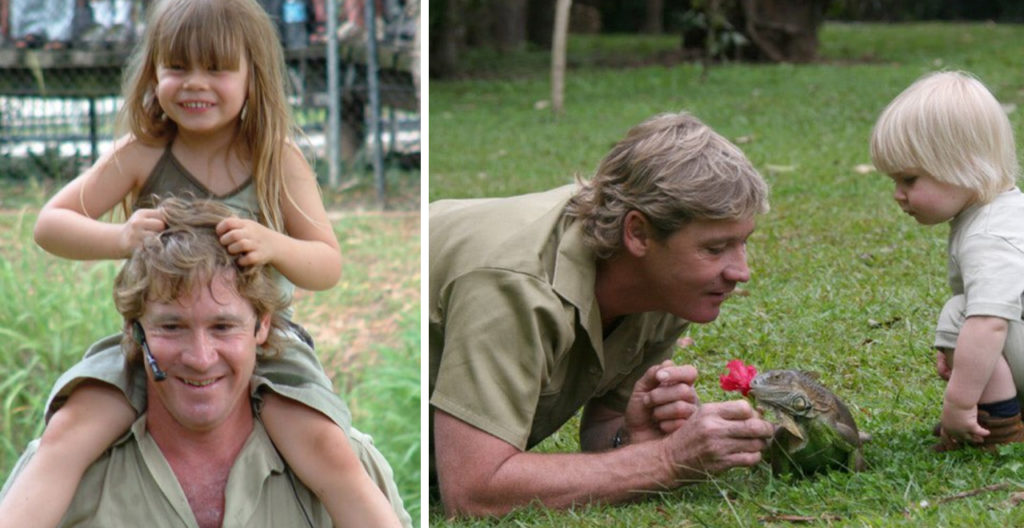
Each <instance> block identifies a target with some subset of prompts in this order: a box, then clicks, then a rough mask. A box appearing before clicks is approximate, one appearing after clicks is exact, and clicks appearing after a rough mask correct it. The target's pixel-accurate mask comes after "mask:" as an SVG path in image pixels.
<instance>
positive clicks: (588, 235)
mask: <svg viewBox="0 0 1024 528" xmlns="http://www.w3.org/2000/svg"><path fill="white" fill-rule="evenodd" d="M767 192H768V191H767V186H766V185H765V182H764V180H763V179H762V178H761V176H760V175H759V174H758V173H757V171H756V170H755V169H754V168H753V167H752V166H751V164H750V162H749V161H748V160H747V158H746V157H745V156H744V155H743V153H742V152H741V151H740V150H739V149H738V148H736V147H735V146H734V145H732V144H731V143H729V141H727V140H726V139H725V138H723V137H722V136H720V135H718V134H717V133H715V132H714V131H713V130H711V129H710V128H709V127H708V126H707V125H705V124H704V123H702V122H701V121H700V120H698V119H697V118H695V117H693V116H691V115H689V114H687V113H678V114H664V115H658V116H654V117H652V118H650V119H648V120H647V121H644V122H643V123H641V124H639V125H637V126H635V127H634V128H632V129H631V130H630V131H629V132H628V133H627V134H626V137H625V138H623V139H622V140H621V141H619V142H618V143H617V144H616V145H615V146H614V147H613V148H612V150H611V151H610V152H609V153H608V154H607V155H606V156H605V158H604V160H603V161H602V162H601V164H600V165H599V166H598V169H597V172H596V174H595V175H594V177H593V178H592V179H591V180H590V181H588V182H580V183H579V184H578V185H569V186H565V187H561V188H557V189H554V190H550V191H546V192H540V193H535V194H529V195H524V196H515V197H509V198H496V199H476V200H443V201H439V202H436V203H434V204H432V205H431V208H430V257H429V258H430V299H429V302H430V322H429V328H430V406H431V408H430V412H431V422H430V423H431V439H432V443H431V478H432V481H433V480H434V479H436V482H437V491H439V493H440V497H441V500H442V502H443V504H444V507H445V509H446V511H447V513H448V514H450V515H473V516H478V515H496V514H502V513H505V512H507V511H509V510H511V509H513V508H515V507H517V506H522V505H525V504H528V503H531V502H534V501H536V502H539V503H541V504H544V505H546V506H549V507H556V508H559V507H569V506H572V505H574V504H579V503H585V502H605V503H609V502H623V501H628V500H632V499H636V498H638V497H641V496H643V495H644V494H645V493H648V492H650V491H657V490H667V489H672V488H675V487H677V486H679V485H681V484H683V483H686V482H694V481H699V480H703V479H705V478H707V477H708V476H709V475H713V474H716V473H719V472H721V471H724V470H726V469H729V468H731V467H737V466H752V465H754V464H757V463H758V462H759V461H760V460H761V450H762V449H763V448H764V447H765V445H766V441H767V439H768V438H769V437H770V435H771V434H772V432H773V431H772V425H771V424H770V423H768V422H765V421H763V420H761V419H760V418H759V417H758V416H757V413H755V411H754V410H753V409H752V408H751V407H750V405H749V404H748V403H747V402H746V401H730V402H722V403H708V404H704V405H699V404H698V398H697V394H696V392H695V391H694V388H693V383H694V380H695V379H696V376H697V370H696V369H695V368H694V367H693V366H690V365H683V366H679V365H675V364H673V362H672V361H671V357H672V352H673V350H674V348H675V345H676V342H677V338H678V337H679V336H680V335H681V334H682V333H683V332H685V331H686V329H687V326H688V325H689V324H690V323H691V322H693V323H707V322H710V321H713V320H714V319H715V318H717V317H718V313H719V308H720V306H721V304H722V302H724V301H725V299H726V298H727V297H728V296H729V294H730V293H731V292H732V290H733V289H734V288H735V287H736V285H737V284H738V283H741V282H746V281H747V280H749V278H750V270H749V269H748V268H747V262H746V241H747V238H748V237H749V236H750V234H751V233H752V232H753V230H754V224H755V217H756V215H757V214H759V213H763V212H765V211H767V208H768V203H767ZM580 408H582V409H583V415H582V420H581V424H580V445H581V447H582V450H583V451H584V453H567V454H536V453H531V452H529V449H530V448H532V447H533V446H535V445H537V444H538V443H539V442H540V441H541V440H543V439H544V438H546V437H548V436H549V435H551V434H552V433H554V432H555V431H556V430H558V429H559V428H560V427H561V426H562V425H563V424H564V423H565V422H566V421H568V420H569V419H570V418H571V417H572V416H573V415H575V413H576V412H577V411H578V410H579V409H580Z"/></svg>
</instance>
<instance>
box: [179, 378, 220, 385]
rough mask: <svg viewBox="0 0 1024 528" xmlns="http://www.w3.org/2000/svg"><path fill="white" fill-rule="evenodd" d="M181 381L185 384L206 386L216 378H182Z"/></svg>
mask: <svg viewBox="0 0 1024 528" xmlns="http://www.w3.org/2000/svg"><path fill="white" fill-rule="evenodd" d="M181 381H183V382H185V385H191V386H193V387H205V386H207V385H209V384H211V383H213V382H215V381H217V380H216V379H208V380H190V379H185V378H182V379H181Z"/></svg>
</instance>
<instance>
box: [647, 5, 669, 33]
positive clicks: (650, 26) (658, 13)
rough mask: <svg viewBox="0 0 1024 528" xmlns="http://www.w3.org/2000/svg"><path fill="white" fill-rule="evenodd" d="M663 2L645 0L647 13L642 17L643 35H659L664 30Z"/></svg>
mask: <svg viewBox="0 0 1024 528" xmlns="http://www.w3.org/2000/svg"><path fill="white" fill-rule="evenodd" d="M664 11H665V0H647V11H646V14H645V16H644V29H643V30H644V33H651V34H654V35H660V34H661V33H662V32H663V31H664V30H665V20H664V17H663V16H662V15H663V13H664Z"/></svg>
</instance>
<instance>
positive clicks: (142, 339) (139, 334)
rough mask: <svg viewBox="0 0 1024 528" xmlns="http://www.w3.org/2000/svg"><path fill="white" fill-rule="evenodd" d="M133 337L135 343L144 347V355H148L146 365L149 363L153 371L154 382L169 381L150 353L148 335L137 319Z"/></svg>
mask: <svg viewBox="0 0 1024 528" xmlns="http://www.w3.org/2000/svg"><path fill="white" fill-rule="evenodd" d="M132 337H133V338H134V339H135V342H136V343H138V344H139V346H140V347H142V353H143V354H145V355H146V363H149V368H150V369H151V370H152V371H153V381H163V380H165V379H167V374H166V373H165V372H164V371H162V370H160V367H159V366H158V365H157V364H156V358H155V357H153V353H152V352H150V351H149V345H148V344H146V333H145V332H143V331H142V325H141V324H139V321H138V320H137V319H136V320H135V321H132Z"/></svg>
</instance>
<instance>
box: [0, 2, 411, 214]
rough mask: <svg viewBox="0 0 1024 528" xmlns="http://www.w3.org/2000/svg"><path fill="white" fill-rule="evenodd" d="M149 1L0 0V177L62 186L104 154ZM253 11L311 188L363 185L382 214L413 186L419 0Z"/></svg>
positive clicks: (277, 5) (282, 5) (271, 6)
mask: <svg viewBox="0 0 1024 528" xmlns="http://www.w3.org/2000/svg"><path fill="white" fill-rule="evenodd" d="M150 3H151V1H150V0H8V1H6V2H3V4H2V5H3V7H2V8H0V30H2V35H3V39H2V46H0V178H9V179H14V180H26V181H27V180H41V179H47V178H52V179H55V180H57V181H66V180H68V179H70V178H73V177H74V176H76V175H77V174H78V173H80V172H81V171H82V170H83V169H84V168H86V167H87V166H88V165H89V164H91V163H92V162H93V161H94V160H95V159H96V158H97V157H98V156H99V155H100V153H102V152H104V151H105V149H107V148H109V147H110V145H111V144H112V142H113V139H114V117H115V115H116V114H117V111H118V109H119V108H120V106H121V102H122V100H121V97H120V88H121V74H122V69H123V67H124V65H125V64H126V63H127V60H128V57H129V56H130V54H131V51H132V49H133V47H134V45H135V43H137V42H138V41H139V39H140V36H141V35H142V32H143V31H144V29H145V28H144V25H145V12H146V9H147V7H148V4H150ZM259 3H260V4H261V5H262V6H263V7H264V8H265V9H266V10H267V12H268V14H269V15H270V16H271V18H272V20H274V22H275V23H276V24H277V27H278V29H279V33H280V36H281V38H282V45H283V47H284V49H285V57H286V62H287V66H288V67H287V73H288V77H289V78H288V85H289V87H290V96H291V101H292V104H293V109H294V113H295V117H296V119H297V121H298V123H299V125H300V126H301V128H302V130H303V132H304V137H303V138H299V143H300V144H301V145H302V146H303V148H304V149H305V150H306V154H307V158H308V159H310V160H311V161H312V162H313V164H314V167H315V168H316V170H317V173H318V175H319V176H320V178H321V184H322V185H324V186H325V188H331V189H336V190H343V189H346V188H350V187H355V186H365V185H373V186H374V187H375V192H376V195H377V199H378V200H379V202H380V203H381V205H383V206H386V205H387V201H388V182H389V181H399V182H402V181H404V182H417V183H418V181H419V166H420V164H419V158H420V140H421V138H420V110H419V96H418V91H419V80H418V70H419V36H418V26H419V2H418V1H417V0H406V1H401V0H383V1H381V0H376V1H374V0H259ZM3 8H6V11H3ZM370 37H372V38H370ZM416 192H417V193H418V190H417V191H416Z"/></svg>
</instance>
